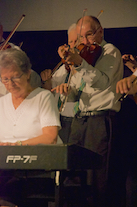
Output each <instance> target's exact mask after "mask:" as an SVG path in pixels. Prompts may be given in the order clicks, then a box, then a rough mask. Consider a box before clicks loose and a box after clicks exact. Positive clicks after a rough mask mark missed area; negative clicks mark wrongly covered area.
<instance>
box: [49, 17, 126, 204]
mask: <svg viewBox="0 0 137 207" xmlns="http://www.w3.org/2000/svg"><path fill="white" fill-rule="evenodd" d="M76 30H77V34H78V39H79V40H78V41H79V42H80V43H82V44H85V46H89V50H88V51H89V52H87V55H85V58H82V56H81V55H80V54H79V52H77V50H73V51H71V49H70V50H69V51H68V56H67V57H66V62H68V63H70V62H72V63H73V64H74V69H75V70H76V71H77V72H76V73H75V74H74V75H73V76H72V78H71V81H70V85H69V87H68V84H61V85H60V86H57V87H56V88H54V89H52V91H56V93H61V94H63V95H67V96H68V100H69V96H72V94H73V95H74V97H75V106H74V113H75V117H74V119H73V122H72V125H71V133H70V137H69V140H70V143H75V144H79V145H82V146H84V147H86V148H88V149H89V150H92V151H94V152H96V153H98V154H101V155H102V157H103V164H102V167H101V169H99V170H96V171H93V174H92V175H94V176H93V177H94V178H93V177H91V183H90V185H92V181H93V192H92V193H93V203H92V205H93V206H94V205H95V206H98V207H106V203H105V193H106V183H107V171H108V160H109V150H110V148H109V147H108V146H109V143H110V141H111V138H112V136H113V134H112V131H113V130H114V129H113V128H112V126H113V123H112V120H113V119H114V117H115V113H116V112H118V111H119V110H120V103H118V102H117V103H115V102H116V100H117V97H118V94H116V83H117V82H118V81H119V80H120V79H121V78H122V77H123V61H122V58H121V53H120V51H119V50H118V49H117V48H116V47H115V46H114V45H112V44H110V43H107V42H106V41H105V40H104V39H103V36H104V33H103V28H102V26H101V24H100V22H99V20H98V19H97V18H96V17H94V16H84V17H83V18H81V19H79V20H78V22H77V26H76ZM94 44H97V45H98V46H100V47H101V50H102V52H101V54H99V56H98V58H96V57H95V58H96V62H95V63H94V64H92V63H91V64H89V63H88V62H89V59H90V55H91V59H92V53H93V51H91V52H90V47H91V46H92V45H94ZM61 48H62V46H61ZM64 50H66V49H65V47H64ZM59 54H60V57H61V58H62V57H63V55H64V51H63V50H62V51H61V50H60V53H59ZM86 57H87V58H86ZM68 88H69V90H68ZM89 174H90V173H89ZM91 189H92V187H91Z"/></svg>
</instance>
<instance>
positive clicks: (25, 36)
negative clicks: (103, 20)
mask: <svg viewBox="0 0 137 207" xmlns="http://www.w3.org/2000/svg"><path fill="white" fill-rule="evenodd" d="M9 34H10V33H9V32H4V38H7V37H8V35H9ZM136 38H137V27H126V28H109V29H108V28H107V29H104V39H105V40H106V41H107V42H109V43H112V44H114V45H115V46H116V47H118V49H119V50H120V51H121V53H122V54H132V55H137V40H136ZM10 42H12V43H14V44H16V45H19V44H20V43H21V42H23V45H22V47H21V48H22V50H24V51H25V52H26V53H27V55H28V56H29V58H30V60H31V63H32V69H33V70H35V71H36V72H38V73H39V74H40V72H41V71H42V70H44V69H47V68H50V69H53V68H54V67H55V66H56V65H57V64H58V63H59V62H60V57H59V56H58V53H57V50H58V47H59V46H60V45H63V44H65V43H66V44H67V30H59V31H26V32H24V31H23V32H22V31H19V32H18V31H17V32H15V33H14V35H13V36H12V38H11V39H10Z"/></svg>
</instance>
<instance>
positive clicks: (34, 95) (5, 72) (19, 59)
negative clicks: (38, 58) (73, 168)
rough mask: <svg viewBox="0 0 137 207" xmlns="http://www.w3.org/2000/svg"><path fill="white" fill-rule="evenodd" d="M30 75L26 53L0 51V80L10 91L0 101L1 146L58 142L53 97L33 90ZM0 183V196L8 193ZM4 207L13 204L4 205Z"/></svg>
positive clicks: (58, 123) (15, 50)
mask: <svg viewBox="0 0 137 207" xmlns="http://www.w3.org/2000/svg"><path fill="white" fill-rule="evenodd" d="M30 74H31V64H30V61H29V58H28V57H27V55H26V54H25V52H23V51H21V50H17V49H11V48H10V49H7V50H4V51H0V78H1V82H2V83H3V84H4V85H5V87H6V89H7V90H8V91H9V93H8V94H6V95H5V96H3V97H1V98H0V145H1V146H7V145H13V146H14V145H37V144H56V142H57V137H58V128H59V127H60V121H59V113H58V109H57V106H56V104H55V100H54V96H53V95H52V93H51V92H50V91H48V90H45V89H42V88H39V87H38V88H33V87H32V86H31V85H30ZM2 172H3V171H0V180H2ZM3 182H4V181H3V180H2V182H1V181H0V189H1V190H0V197H2V196H1V194H2V195H3V194H4V196H5V195H6V193H7V192H8V188H7V187H5V189H6V191H4V187H3V186H2V187H1V185H2V183H3ZM6 182H7V181H6ZM15 186H16V185H13V188H12V190H11V191H10V197H14V194H13V192H14V187H15ZM15 188H16V187H15ZM12 194H13V196H12ZM2 198H3V197H2ZM0 205H3V204H1V203H0ZM3 206H4V205H3ZM6 206H12V205H7V203H6Z"/></svg>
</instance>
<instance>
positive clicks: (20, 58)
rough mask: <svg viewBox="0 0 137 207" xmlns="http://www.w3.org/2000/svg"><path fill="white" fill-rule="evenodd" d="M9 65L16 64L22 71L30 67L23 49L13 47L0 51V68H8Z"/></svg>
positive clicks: (26, 70) (26, 71) (25, 71)
mask: <svg viewBox="0 0 137 207" xmlns="http://www.w3.org/2000/svg"><path fill="white" fill-rule="evenodd" d="M11 65H16V66H17V67H19V68H20V69H21V70H22V72H24V73H28V71H29V70H30V69H31V63H30V60H29V58H28V56H27V55H26V53H25V52H24V51H22V50H18V49H15V48H9V49H6V50H2V51H0V68H1V67H5V68H8V67H10V66H11Z"/></svg>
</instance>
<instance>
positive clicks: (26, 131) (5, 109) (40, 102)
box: [0, 88, 60, 142]
mask: <svg viewBox="0 0 137 207" xmlns="http://www.w3.org/2000/svg"><path fill="white" fill-rule="evenodd" d="M46 126H60V121H59V112H58V109H57V106H56V104H55V99H54V96H53V95H52V93H51V92H50V91H48V90H45V89H41V88H36V89H35V90H33V91H32V92H31V93H30V94H29V95H28V96H27V97H26V99H24V101H23V102H22V103H21V104H20V105H19V106H18V108H17V109H15V108H14V106H13V103H12V96H11V93H8V94H7V95H5V96H3V97H1V98H0V141H1V142H16V141H18V140H21V141H23V140H26V139H30V138H32V137H36V136H39V135H41V134H42V128H43V127H46Z"/></svg>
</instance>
